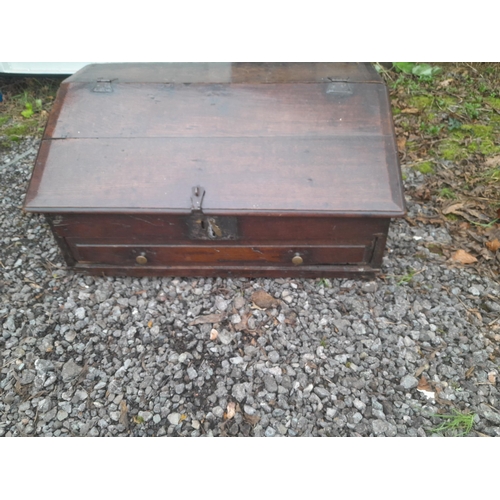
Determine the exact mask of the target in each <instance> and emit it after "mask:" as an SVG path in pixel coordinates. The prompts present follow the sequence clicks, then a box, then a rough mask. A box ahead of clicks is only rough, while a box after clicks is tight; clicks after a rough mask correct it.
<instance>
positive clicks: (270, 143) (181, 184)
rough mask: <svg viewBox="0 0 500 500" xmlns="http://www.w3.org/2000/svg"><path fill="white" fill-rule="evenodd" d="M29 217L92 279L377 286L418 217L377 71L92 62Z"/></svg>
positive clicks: (54, 131)
mask: <svg viewBox="0 0 500 500" xmlns="http://www.w3.org/2000/svg"><path fill="white" fill-rule="evenodd" d="M24 208H25V210H26V211H28V212H37V213H43V214H45V215H46V217H47V219H48V221H49V224H50V226H51V228H52V231H53V233H54V236H55V238H56V240H57V242H58V244H59V245H60V247H61V249H62V251H63V254H64V257H65V259H66V262H67V264H68V266H70V267H71V268H73V269H75V270H77V271H81V272H84V273H87V274H99V275H101V274H104V275H133V276H144V275H151V276H154V275H157V276H172V275H173V276H233V275H234V276H250V277H252V276H267V277H280V276H292V277H299V276H301V277H361V278H372V277H373V276H374V275H375V274H376V272H377V271H378V270H379V268H380V265H381V261H382V255H383V252H384V247H385V241H386V237H387V231H388V228H389V223H390V218H391V217H400V216H402V215H403V214H404V211H405V209H404V198H403V192H402V183H401V172H400V168H399V164H398V157H397V149H396V144H395V137H394V129H393V124H392V117H391V112H390V105H389V99H388V94H387V90H386V87H385V86H384V84H383V82H382V80H381V78H380V77H379V76H378V74H377V73H376V71H375V70H374V69H373V67H372V66H370V65H365V64H347V63H341V64H333V63H293V64H291V63H262V64H249V63H237V64H236V63H233V64H230V63H227V64H226V63H200V64H197V63H192V64H179V63H167V64H102V65H90V66H87V67H85V68H83V69H82V70H80V71H79V72H78V73H76V74H75V75H73V76H71V77H70V78H68V79H66V80H65V81H64V82H63V83H62V85H61V88H60V90H59V93H58V95H57V98H56V101H55V103H54V107H53V110H52V113H51V115H50V118H49V121H48V124H47V127H46V130H45V134H44V137H43V140H42V143H41V146H40V150H39V153H38V157H37V160H36V164H35V168H34V172H33V176H32V179H31V182H30V186H29V189H28V193H27V196H26V200H25V205H24Z"/></svg>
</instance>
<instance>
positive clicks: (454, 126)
mask: <svg viewBox="0 0 500 500" xmlns="http://www.w3.org/2000/svg"><path fill="white" fill-rule="evenodd" d="M461 127H462V123H461V122H460V121H459V120H455V118H449V119H448V130H449V131H450V132H453V131H454V130H459V129H460V128H461Z"/></svg>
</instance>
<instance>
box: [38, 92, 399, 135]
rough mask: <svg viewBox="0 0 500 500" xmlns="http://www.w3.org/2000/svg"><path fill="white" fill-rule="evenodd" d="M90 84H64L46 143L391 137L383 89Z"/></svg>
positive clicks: (386, 101) (385, 96)
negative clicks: (102, 88)
mask: <svg viewBox="0 0 500 500" xmlns="http://www.w3.org/2000/svg"><path fill="white" fill-rule="evenodd" d="M93 85H94V84H93V83H74V84H71V85H69V86H68V87H69V88H68V91H67V96H66V98H65V103H64V107H63V109H62V111H61V112H60V113H59V116H58V119H57V122H56V123H54V124H52V123H51V125H52V126H51V128H50V129H49V130H48V133H47V134H46V138H53V139H60V138H77V139H84V138H101V139H102V138H132V137H150V138H152V137H157V138H166V137H303V138H323V137H342V136H366V135H388V131H387V130H385V129H386V128H387V123H386V122H387V115H386V110H387V108H388V106H389V103H388V100H387V94H386V91H385V87H384V86H383V85H366V84H361V83H353V84H348V85H349V90H350V91H351V92H352V94H348V95H344V94H342V93H341V94H337V93H335V92H330V90H332V86H334V85H335V84H332V83H323V84H305V83H302V84H291V85H278V84H271V85H231V86H229V85H214V84H213V85H189V86H186V85H162V84H125V83H118V84H114V85H113V92H110V93H95V92H92V88H93ZM333 90H335V89H334V87H333ZM131 93H132V94H133V99H131V98H130V95H131ZM96 109H97V110H98V114H97V115H96Z"/></svg>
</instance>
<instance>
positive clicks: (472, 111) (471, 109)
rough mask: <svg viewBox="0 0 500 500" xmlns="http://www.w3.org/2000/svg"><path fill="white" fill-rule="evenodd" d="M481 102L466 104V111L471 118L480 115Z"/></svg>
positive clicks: (473, 118)
mask: <svg viewBox="0 0 500 500" xmlns="http://www.w3.org/2000/svg"><path fill="white" fill-rule="evenodd" d="M480 107H481V105H480V104H478V103H475V102H466V103H465V105H464V111H465V113H466V114H467V116H468V117H469V118H470V119H471V120H475V119H477V118H478V117H479V108H480Z"/></svg>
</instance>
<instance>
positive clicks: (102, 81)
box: [92, 78, 113, 92]
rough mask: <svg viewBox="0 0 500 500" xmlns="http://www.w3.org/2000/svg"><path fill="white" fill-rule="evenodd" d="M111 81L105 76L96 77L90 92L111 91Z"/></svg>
mask: <svg viewBox="0 0 500 500" xmlns="http://www.w3.org/2000/svg"><path fill="white" fill-rule="evenodd" d="M112 81H113V80H107V79H106V78H98V79H97V81H96V84H95V86H94V88H93V89H92V92H113V87H112V86H111V82H112Z"/></svg>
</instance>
